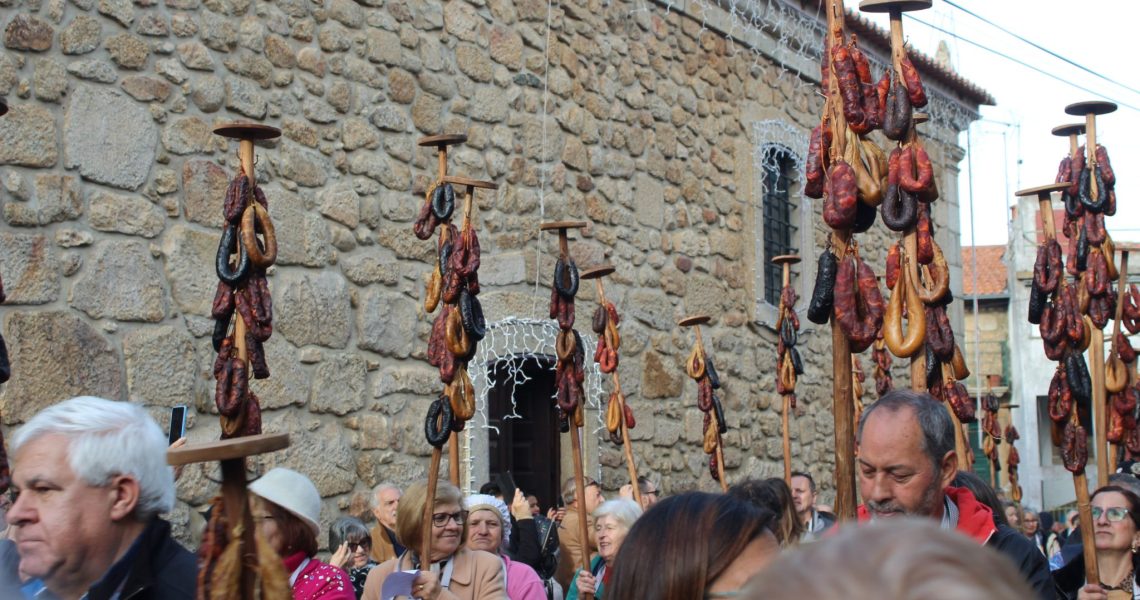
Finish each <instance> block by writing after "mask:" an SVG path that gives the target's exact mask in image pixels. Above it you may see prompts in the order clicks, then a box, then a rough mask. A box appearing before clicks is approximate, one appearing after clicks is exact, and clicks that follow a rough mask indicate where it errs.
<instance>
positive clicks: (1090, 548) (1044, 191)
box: [1017, 183, 1104, 582]
mask: <svg viewBox="0 0 1140 600" xmlns="http://www.w3.org/2000/svg"><path fill="white" fill-rule="evenodd" d="M1067 186H1068V184H1067V183H1057V184H1050V185H1044V186H1040V187H1036V188H1030V189H1027V190H1022V191H1020V192H1018V193H1017V195H1018V196H1028V195H1034V194H1035V195H1036V196H1037V205H1038V212H1039V213H1040V215H1041V225H1042V235H1043V237H1044V238H1045V241H1046V242H1048V241H1051V240H1055V239H1057V226H1056V223H1055V222H1054V220H1053V200H1052V197H1051V195H1050V193H1051V192H1053V191H1059V190H1061V189H1064V188H1065V187H1067ZM1061 285H1066V284H1065V283H1064V281H1062V283H1061ZM1090 345H1091V344H1090ZM1102 346H1103V343H1102ZM1103 367H1104V364H1103V362H1102V364H1101V368H1103ZM1102 384H1103V381H1102ZM1069 419H1070V420H1071V421H1072V422H1073V423H1076V424H1080V420H1079V419H1078V416H1077V406H1076V403H1073V409H1072V412H1071V413H1070V414H1069ZM1073 490H1074V491H1075V492H1076V496H1077V513H1078V514H1079V515H1080V519H1081V542H1082V544H1083V546H1084V548H1083V551H1084V559H1085V579H1086V580H1087V581H1094V582H1096V581H1100V575H1099V572H1098V569H1097V563H1096V540H1095V539H1094V537H1095V536H1094V534H1095V532H1094V531H1093V519H1092V508H1091V505H1090V502H1089V483H1088V476H1087V475H1086V474H1085V470H1084V469H1083V468H1082V469H1081V470H1080V471H1078V472H1076V473H1073Z"/></svg>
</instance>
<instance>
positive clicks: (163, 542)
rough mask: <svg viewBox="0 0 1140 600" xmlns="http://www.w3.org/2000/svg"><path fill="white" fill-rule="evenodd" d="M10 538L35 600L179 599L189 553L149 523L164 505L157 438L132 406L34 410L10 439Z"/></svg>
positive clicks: (84, 402)
mask: <svg viewBox="0 0 1140 600" xmlns="http://www.w3.org/2000/svg"><path fill="white" fill-rule="evenodd" d="M10 451H11V455H12V457H13V460H12V484H13V485H12V487H13V490H15V492H16V494H17V497H16V500H15V503H14V504H13V505H12V508H11V510H10V511H9V512H8V522H9V524H10V526H11V530H10V536H11V538H12V540H13V541H15V542H16V547H17V549H18V551H19V554H20V567H19V568H20V573H21V574H22V575H24V576H26V577H31V578H36V579H39V580H41V581H42V582H43V584H44V586H45V588H46V590H45V591H44V592H42V593H41V595H38V596H36V597H37V598H50V599H56V598H57V599H59V600H77V599H80V598H83V599H84V600H111V599H127V598H130V599H131V600H151V599H153V600H160V599H161V600H181V599H187V600H189V599H191V598H194V596H195V584H196V578H197V565H196V564H195V558H194V555H193V554H191V553H190V552H189V551H187V550H186V549H185V548H183V547H182V546H180V545H179V544H178V543H177V542H175V541H174V540H173V539H172V538H171V537H170V524H169V523H167V522H166V521H164V520H162V519H161V518H159V515H160V514H162V513H165V512H169V511H170V510H171V509H172V508H173V507H174V474H173V471H172V470H171V468H170V467H169V466H167V464H166V435H165V434H163V432H162V430H161V429H160V428H159V427H158V424H156V423H155V422H154V420H153V419H151V417H150V415H148V414H147V413H146V411H145V410H143V409H142V408H141V407H139V406H137V405H134V404H130V403H127V402H114V401H111V400H104V399H102V398H93V397H90V396H83V397H79V398H72V399H71V400H67V401H65V402H62V403H60V404H56V405H54V406H51V407H49V408H46V409H44V410H42V411H40V412H39V413H38V414H37V415H36V416H34V417H32V419H31V420H30V421H28V422H27V423H26V424H25V425H24V426H23V427H21V428H20V429H19V430H17V431H16V435H15V436H14V437H13V438H12V442H11V448H10Z"/></svg>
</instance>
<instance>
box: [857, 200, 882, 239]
mask: <svg viewBox="0 0 1140 600" xmlns="http://www.w3.org/2000/svg"><path fill="white" fill-rule="evenodd" d="M878 215H879V211H878V210H876V209H875V207H874V206H871V205H870V204H867V203H866V202H858V203H856V204H855V223H854V224H853V225H851V233H864V232H866V231H867V230H869V229H870V228H871V227H872V226H873V225H874V224H875V217H877V216H878Z"/></svg>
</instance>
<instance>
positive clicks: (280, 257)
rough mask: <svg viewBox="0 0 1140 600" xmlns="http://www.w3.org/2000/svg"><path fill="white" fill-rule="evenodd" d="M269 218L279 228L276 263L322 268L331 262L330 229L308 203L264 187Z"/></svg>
mask: <svg viewBox="0 0 1140 600" xmlns="http://www.w3.org/2000/svg"><path fill="white" fill-rule="evenodd" d="M263 189H264V191H265V195H266V197H267V198H268V199H269V215H270V216H271V217H272V218H273V223H274V225H275V226H276V228H277V263H278V264H280V265H304V266H306V267H323V266H325V265H327V264H328V263H329V261H330V260H332V253H333V250H332V246H331V245H330V236H329V227H328V224H326V223H325V220H324V219H322V218H321V216H320V215H319V214H317V213H316V211H312V210H310V208H309V207H308V206H307V205H306V203H305V199H304V198H303V197H302V196H301V195H299V194H296V193H294V192H289V191H286V190H284V189H282V188H280V187H278V186H276V185H272V186H265V187H264V188H263Z"/></svg>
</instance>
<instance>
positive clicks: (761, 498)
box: [728, 477, 804, 548]
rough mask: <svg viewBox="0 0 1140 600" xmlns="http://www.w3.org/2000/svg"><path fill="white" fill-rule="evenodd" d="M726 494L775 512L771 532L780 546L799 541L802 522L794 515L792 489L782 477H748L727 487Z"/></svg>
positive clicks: (802, 530)
mask: <svg viewBox="0 0 1140 600" xmlns="http://www.w3.org/2000/svg"><path fill="white" fill-rule="evenodd" d="M728 494H729V495H730V496H736V497H737V498H740V499H741V500H746V501H748V502H751V503H752V504H753V505H755V506H758V507H760V508H763V509H766V510H768V511H770V512H772V513H773V514H775V515H776V521H775V523H774V524H773V525H772V533H774V534H775V535H776V540H777V541H779V542H780V546H783V547H785V548H786V547H788V546H791V545H793V544H798V543H799V541H800V537H801V536H803V533H804V524H803V521H801V520H800V518H799V516H797V515H796V504H795V499H794V498H792V490H791V489H790V488H789V487H788V484H787V483H785V482H784V480H783V479H780V478H779V477H770V478H768V479H765V480H763V481H761V480H758V479H748V480H745V481H742V482H740V483H738V484H736V485H734V486H732V487H730V488H728Z"/></svg>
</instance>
